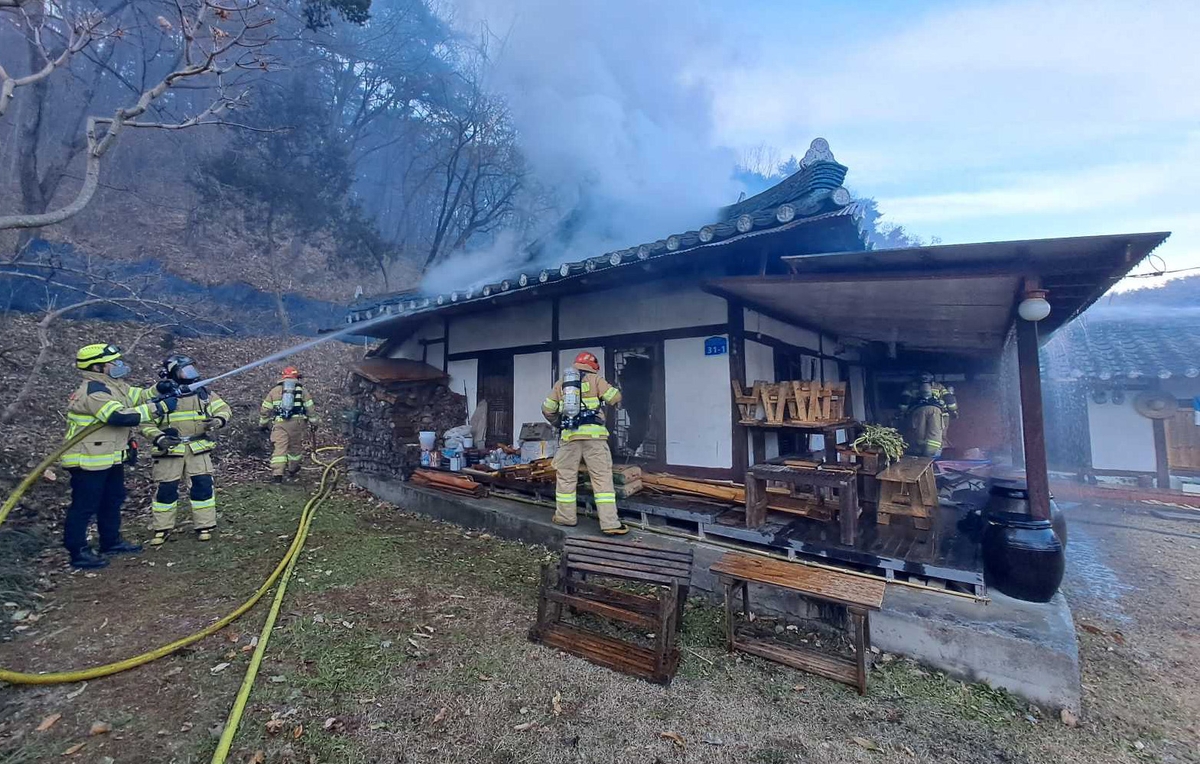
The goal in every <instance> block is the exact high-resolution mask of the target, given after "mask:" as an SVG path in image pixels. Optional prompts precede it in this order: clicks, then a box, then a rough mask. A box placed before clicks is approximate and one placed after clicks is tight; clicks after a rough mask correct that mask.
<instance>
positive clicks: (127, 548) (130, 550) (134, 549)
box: [100, 538, 142, 555]
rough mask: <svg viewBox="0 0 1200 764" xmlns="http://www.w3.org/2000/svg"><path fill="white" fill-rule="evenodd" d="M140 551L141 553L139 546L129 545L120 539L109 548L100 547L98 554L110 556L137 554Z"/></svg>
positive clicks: (140, 546)
mask: <svg viewBox="0 0 1200 764" xmlns="http://www.w3.org/2000/svg"><path fill="white" fill-rule="evenodd" d="M141 551H142V545H141V544H131V543H129V542H128V541H126V540H125V539H122V538H119V539H117V543H115V544H113V545H111V546H107V547H100V554H109V555H111V554H138V553H139V552H141Z"/></svg>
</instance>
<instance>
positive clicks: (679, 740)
mask: <svg viewBox="0 0 1200 764" xmlns="http://www.w3.org/2000/svg"><path fill="white" fill-rule="evenodd" d="M658 736H659V737H661V738H662V739H664V740H670V741H671V742H672V743H674V744H675V746H676V747H678V748H686V747H687V742H686V741H685V740H684V739H683V735H680V734H679V733H678V732H671V731H670V730H668V731H666V732H660V733H658Z"/></svg>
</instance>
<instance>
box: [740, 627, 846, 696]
mask: <svg viewBox="0 0 1200 764" xmlns="http://www.w3.org/2000/svg"><path fill="white" fill-rule="evenodd" d="M733 647H734V649H735V650H741V651H742V652H745V653H750V654H751V655H757V656H758V657H760V658H766V659H767V660H769V661H774V662H775V663H782V664H783V665H785V666H791V667H792V668H795V669H800V670H801V671H807V672H808V673H810V674H816V675H817V676H823V677H825V678H826V679H832V680H834V681H835V682H842V683H843V684H848V685H850V686H852V687H857V686H858V667H857V666H856V665H855V663H854V662H853V661H850V660H849V659H846V658H842V657H841V656H837V655H826V654H825V653H820V652H817V651H816V650H811V649H806V648H803V647H794V646H792V645H785V644H783V643H781V642H777V641H775V640H765V639H754V638H749V637H743V636H740V635H739V636H737V637H736V638H735V639H734V642H733Z"/></svg>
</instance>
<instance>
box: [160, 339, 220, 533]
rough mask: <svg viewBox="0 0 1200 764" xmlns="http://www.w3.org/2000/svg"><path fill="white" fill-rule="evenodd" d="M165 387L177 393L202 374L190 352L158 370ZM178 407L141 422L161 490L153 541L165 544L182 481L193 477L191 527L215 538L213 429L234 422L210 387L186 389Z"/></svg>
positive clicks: (163, 389) (165, 390) (170, 358)
mask: <svg viewBox="0 0 1200 764" xmlns="http://www.w3.org/2000/svg"><path fill="white" fill-rule="evenodd" d="M158 375H159V377H161V381H160V382H159V383H158V390H159V392H161V393H167V394H171V393H178V392H179V391H180V390H181V389H182V390H186V387H187V385H190V384H191V383H193V382H197V381H199V379H200V372H199V371H198V370H197V369H196V362H195V361H193V360H192V359H191V358H189V357H188V356H186V355H171V356H168V357H167V358H166V360H164V361H163V362H162V368H161V369H160V370H159V372H158ZM178 401H179V403H178V405H177V407H176V409H175V410H174V411H169V412H164V413H162V414H160V415H158V416H156V417H154V418H153V419H152V420H151V421H150V422H147V423H146V424H145V425H143V426H142V435H143V436H145V437H146V439H147V440H149V441H150V442H151V443H152V444H153V446H154V451H153V456H154V470H153V473H152V477H153V478H154V481H155V482H156V483H158V491H157V492H156V493H155V495H154V501H153V502H152V503H151V505H150V508H151V510H152V512H151V514H152V515H153V517H154V524H153V530H154V536H153V537H152V538H151V539H150V546H162V545H163V544H164V543H166V541H167V537H168V536H169V535H170V533H171V531H173V530H175V513H176V508H177V507H178V506H179V484H180V483H181V482H183V481H185V480H186V481H187V482H188V498H189V499H190V500H191V504H192V529H193V530H194V531H195V532H196V538H197V539H198V540H200V541H208V540H210V539H211V538H212V532H213V529H214V528H216V527H217V497H216V494H215V493H214V491H213V462H212V450H213V449H214V448H216V445H217V444H216V443H214V442H213V440H212V438H211V437H210V433H213V432H215V431H217V430H220V429H222V428H223V427H225V425H227V424H229V419H230V414H231V413H232V412H231V409H230V408H229V404H228V403H226V402H225V401H223V400H221V398H220V397H219V396H217V394H216V393H213V392H212V391H210V390H209V389H208V388H207V387H201V388H199V389H198V390H195V391H186V394H185V395H183V396H181V397H179V399H178Z"/></svg>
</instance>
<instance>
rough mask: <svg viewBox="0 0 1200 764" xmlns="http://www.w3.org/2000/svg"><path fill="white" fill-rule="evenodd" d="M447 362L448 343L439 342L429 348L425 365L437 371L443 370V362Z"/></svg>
mask: <svg viewBox="0 0 1200 764" xmlns="http://www.w3.org/2000/svg"><path fill="white" fill-rule="evenodd" d="M445 360H446V343H444V342H439V343H437V344H435V345H430V346H429V352H427V353H426V354H425V363H427V364H429V365H430V366H432V367H433V368H435V369H440V368H442V364H443V362H444V361H445Z"/></svg>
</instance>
